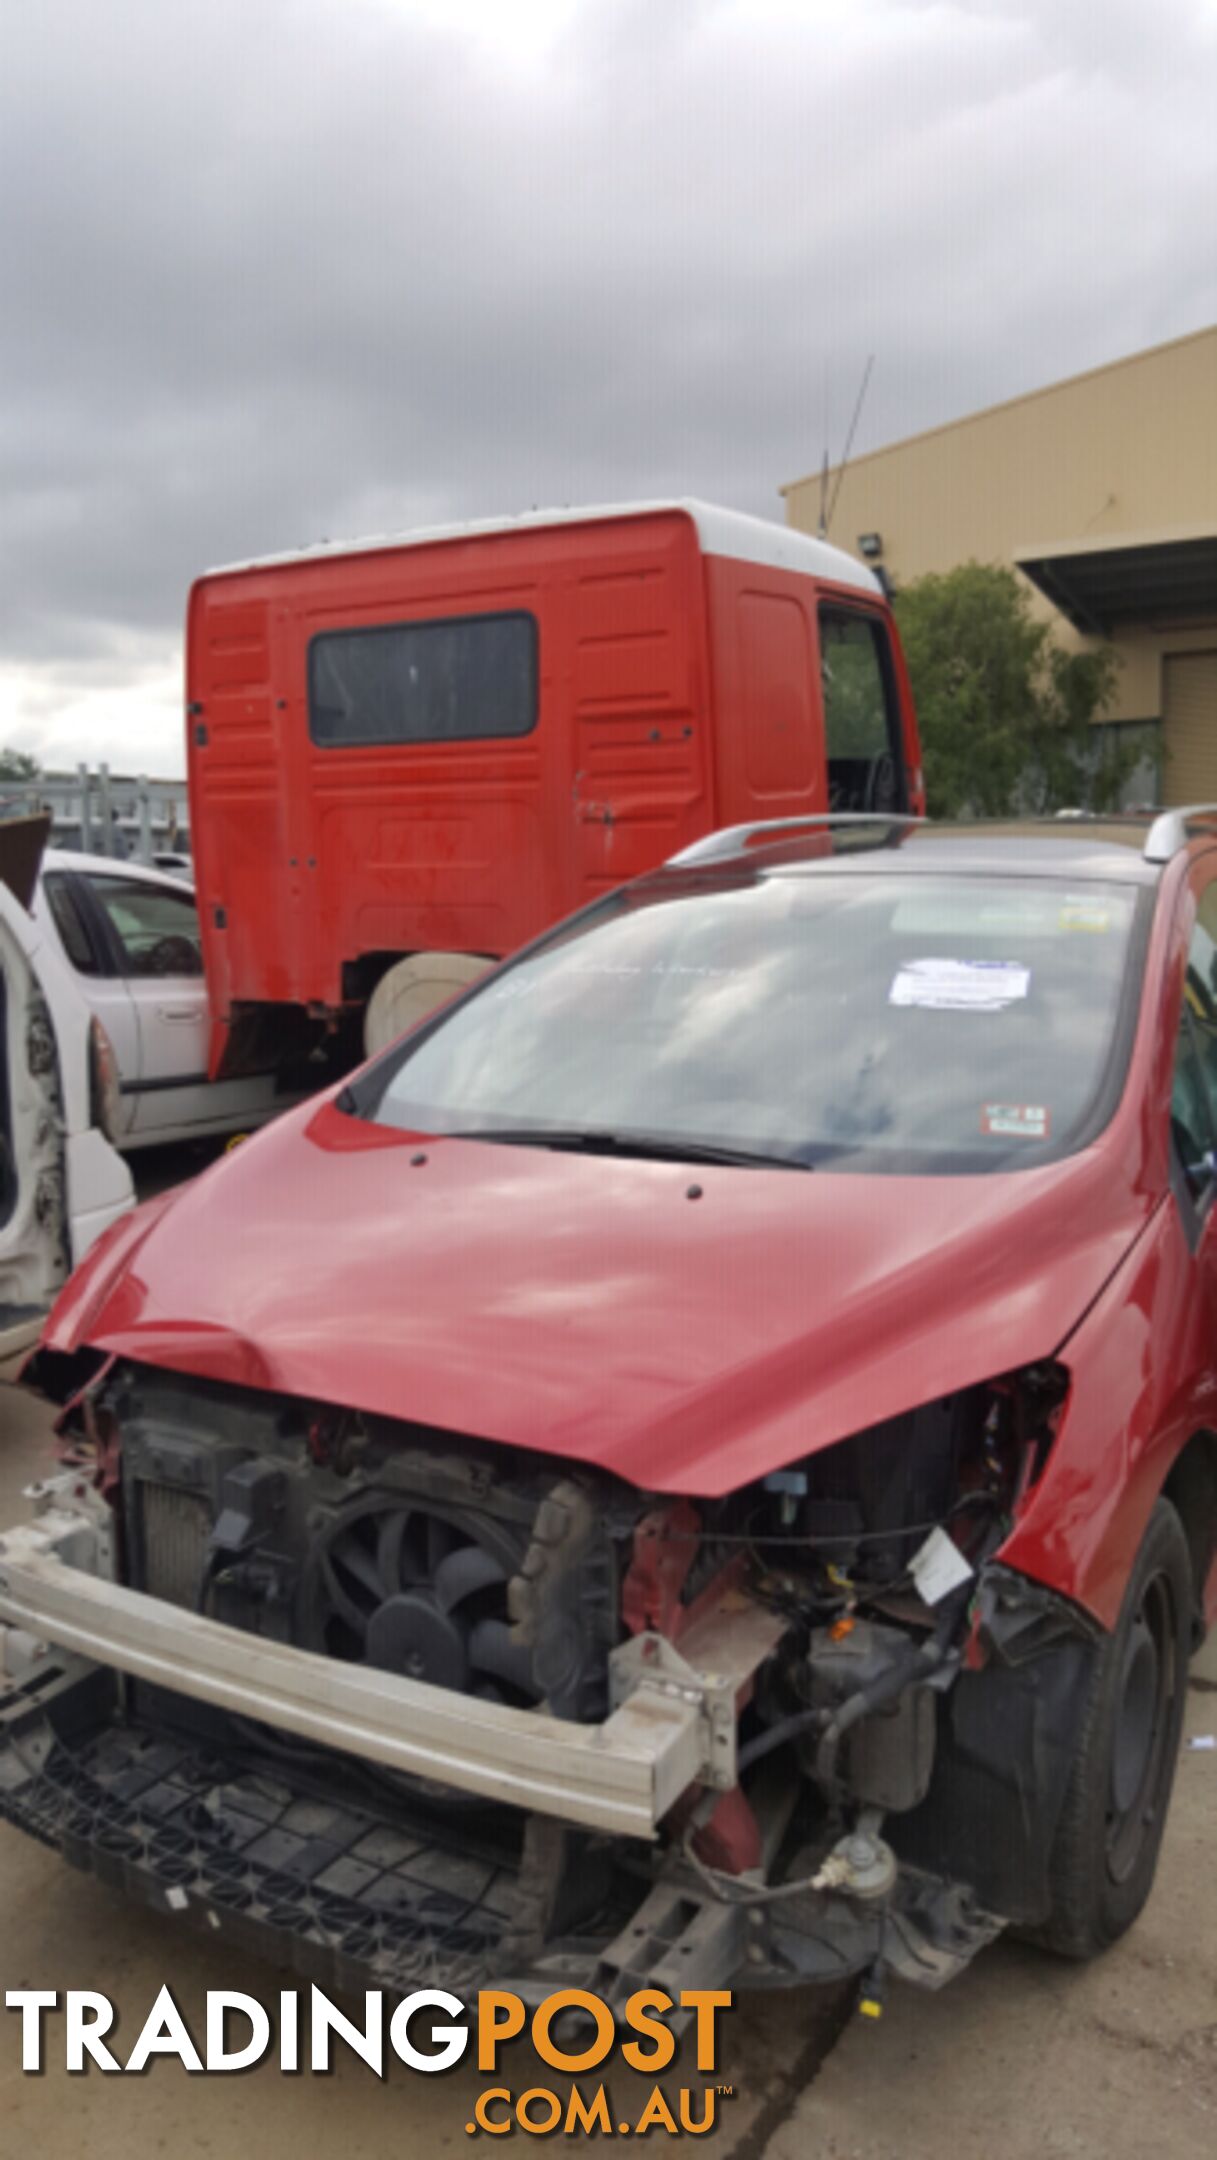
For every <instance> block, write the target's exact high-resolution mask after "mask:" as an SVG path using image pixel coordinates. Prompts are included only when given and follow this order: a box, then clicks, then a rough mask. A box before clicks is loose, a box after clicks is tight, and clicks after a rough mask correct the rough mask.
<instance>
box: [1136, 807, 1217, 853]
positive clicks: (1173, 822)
mask: <svg viewBox="0 0 1217 2160" xmlns="http://www.w3.org/2000/svg"><path fill="white" fill-rule="evenodd" d="M1202 824H1203V825H1217V803H1211V802H1205V803H1181V804H1180V805H1179V808H1178V809H1176V810H1164V811H1163V812H1162V813H1161V815H1160V816H1159V817H1156V818H1155V819H1154V822H1153V824H1152V825H1151V826H1150V828H1149V831H1148V833H1147V834H1146V838H1145V846H1144V847H1143V849H1142V850H1141V853H1142V857H1143V859H1144V860H1145V861H1146V862H1152V863H1168V862H1170V861H1171V860H1172V858H1173V857H1174V856H1176V855H1178V854H1179V853H1180V852H1181V850H1182V849H1183V848H1185V847H1186V846H1187V844H1188V841H1189V840H1191V839H1193V838H1194V837H1195V835H1194V834H1193V833H1192V832H1191V831H1190V829H1189V828H1190V827H1191V826H1193V825H1202Z"/></svg>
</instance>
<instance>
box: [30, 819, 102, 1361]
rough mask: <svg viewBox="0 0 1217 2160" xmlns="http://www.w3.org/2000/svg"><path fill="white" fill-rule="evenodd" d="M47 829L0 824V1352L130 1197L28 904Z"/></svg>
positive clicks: (88, 1064) (62, 984)
mask: <svg viewBox="0 0 1217 2160" xmlns="http://www.w3.org/2000/svg"><path fill="white" fill-rule="evenodd" d="M49 827H50V820H49V818H20V819H12V820H9V821H5V822H2V823H0V1362H3V1361H4V1360H5V1359H7V1358H10V1357H13V1356H15V1355H16V1354H17V1353H18V1352H19V1351H21V1350H23V1349H25V1348H26V1347H27V1346H28V1345H29V1344H30V1343H31V1342H33V1341H34V1340H35V1339H36V1338H37V1336H38V1334H39V1332H40V1329H41V1326H42V1322H43V1319H44V1318H45V1315H46V1311H47V1308H48V1306H49V1305H50V1303H51V1301H52V1299H53V1298H54V1296H55V1294H56V1292H57V1291H58V1289H59V1287H60V1285H61V1283H63V1282H64V1281H65V1279H66V1277H67V1276H68V1274H69V1273H70V1271H71V1269H72V1268H73V1267H74V1266H75V1264H76V1262H77V1261H78V1260H80V1259H81V1258H83V1255H84V1253H85V1252H86V1251H87V1250H88V1247H89V1246H90V1245H91V1244H92V1242H93V1240H94V1238H96V1237H97V1236H99V1235H100V1233H101V1231H102V1230H104V1229H106V1228H107V1227H108V1226H109V1224H110V1223H111V1222H113V1221H114V1220H115V1219H116V1217H117V1216H119V1215H122V1214H124V1213H125V1212H126V1210H127V1209H128V1208H129V1207H131V1206H132V1205H133V1201H134V1193H133V1189H132V1185H131V1174H130V1172H129V1170H128V1169H127V1166H126V1164H125V1163H124V1161H123V1159H122V1157H121V1156H120V1155H119V1154H117V1152H116V1151H115V1149H114V1148H113V1147H112V1146H111V1144H110V1141H109V1139H108V1138H107V1137H106V1135H105V1133H104V1132H102V1131H101V1130H100V1129H99V1127H98V1125H97V1124H96V1123H95V1122H94V1118H95V1116H100V1115H101V1114H102V1098H103V1089H102V1087H101V1086H100V1084H99V1083H100V1079H101V1077H102V1076H101V1075H100V1074H99V1072H98V1069H97V1062H96V1050H95V1041H94V1036H93V1032H92V1025H91V1016H90V1013H89V1010H88V1007H87V1005H86V1004H85V1002H84V999H83V998H82V996H81V994H80V991H79V990H78V988H77V986H76V984H75V983H74V982H73V980H72V977H71V973H70V971H69V970H68V968H67V967H66V966H65V965H64V963H63V961H62V960H61V959H60V957H59V955H58V954H57V953H56V952H55V951H54V950H53V949H52V947H51V946H50V945H49V943H48V941H47V939H46V937H45V935H44V933H43V932H42V931H41V930H40V929H39V927H38V925H37V924H36V923H35V922H34V921H33V919H32V917H31V916H30V914H29V912H28V901H29V900H30V899H31V898H32V896H33V891H34V886H35V883H36V881H37V876H38V865H39V862H40V860H41V856H42V850H43V847H44V846H45V844H46V836H47V832H48V830H49Z"/></svg>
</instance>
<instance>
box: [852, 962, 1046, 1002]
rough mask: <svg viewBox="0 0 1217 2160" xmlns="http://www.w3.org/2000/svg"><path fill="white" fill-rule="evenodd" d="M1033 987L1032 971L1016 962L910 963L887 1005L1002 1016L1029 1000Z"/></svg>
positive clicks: (900, 972)
mask: <svg viewBox="0 0 1217 2160" xmlns="http://www.w3.org/2000/svg"><path fill="white" fill-rule="evenodd" d="M1030 983H1031V970H1030V968H1025V967H1020V966H1019V965H1018V963H1017V961H1014V960H910V961H908V962H907V964H906V965H905V966H904V967H902V968H901V969H900V971H899V973H898V975H897V976H896V980H895V981H894V983H893V984H892V987H891V989H890V990H889V992H888V999H887V1001H888V1004H889V1005H920V1006H923V1007H925V1008H926V1009H927V1010H928V1011H931V1012H1002V1011H1004V1010H1005V1007H1006V1006H1007V1005H1013V1004H1015V1003H1016V1001H1017V1000H1018V999H1019V998H1025V997H1026V995H1027V991H1028V988H1029V986H1030Z"/></svg>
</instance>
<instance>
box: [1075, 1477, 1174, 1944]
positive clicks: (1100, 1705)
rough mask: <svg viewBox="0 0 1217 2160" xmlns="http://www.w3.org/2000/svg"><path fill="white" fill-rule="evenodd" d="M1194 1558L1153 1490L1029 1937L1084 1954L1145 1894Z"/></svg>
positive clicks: (1127, 1917) (1124, 1923)
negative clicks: (1044, 1915) (1040, 1909)
mask: <svg viewBox="0 0 1217 2160" xmlns="http://www.w3.org/2000/svg"><path fill="white" fill-rule="evenodd" d="M1191 1604H1192V1586H1191V1565H1190V1561H1189V1557H1188V1548H1187V1540H1186V1538H1185V1537H1184V1534H1183V1526H1182V1524H1181V1523H1180V1520H1179V1517H1178V1515H1177V1514H1176V1513H1175V1510H1174V1508H1173V1507H1172V1506H1171V1505H1170V1502H1169V1501H1167V1500H1159V1501H1158V1503H1157V1505H1156V1506H1155V1508H1154V1512H1153V1514H1152V1515H1151V1516H1150V1519H1149V1527H1148V1529H1147V1531H1146V1533H1145V1537H1144V1539H1143V1540H1142V1543H1141V1548H1140V1551H1139V1552H1138V1554H1137V1558H1136V1562H1135V1564H1134V1566H1133V1571H1132V1574H1131V1576H1130V1577H1129V1582H1128V1588H1127V1590H1126V1591H1125V1594H1124V1602H1123V1604H1122V1606H1121V1608H1120V1616H1119V1619H1118V1620H1117V1622H1116V1625H1115V1627H1114V1629H1113V1630H1112V1632H1111V1634H1110V1635H1109V1636H1107V1637H1106V1639H1105V1641H1104V1643H1103V1646H1102V1649H1101V1651H1100V1653H1099V1657H1098V1660H1097V1664H1096V1668H1095V1673H1094V1677H1093V1680H1092V1683H1091V1688H1090V1693H1089V1697H1088V1700H1087V1704H1086V1711H1085V1715H1084V1717H1083V1719H1082V1723H1081V1727H1080V1729H1079V1732H1078V1736H1077V1742H1076V1746H1075V1750H1074V1757H1073V1765H1072V1769H1071V1771H1070V1777H1069V1784H1068V1787H1067V1789H1066V1794H1065V1803H1064V1806H1063V1808H1062V1810H1061V1818H1060V1822H1059V1824H1058V1827H1057V1833H1056V1838H1055V1841H1054V1844H1053V1849H1052V1858H1051V1864H1050V1880H1051V1887H1052V1910H1051V1914H1050V1916H1049V1919H1048V1921H1047V1923H1046V1925H1045V1926H1044V1927H1043V1928H1042V1929H1040V1930H1039V1931H1038V1934H1037V1939H1038V1940H1039V1941H1040V1942H1041V1943H1043V1945H1044V1946H1045V1948H1047V1949H1050V1950H1055V1951H1057V1952H1058V1953H1059V1954H1060V1955H1061V1956H1062V1957H1073V1958H1090V1957H1094V1956H1096V1955H1097V1954H1098V1952H1099V1951H1100V1950H1105V1949H1106V1948H1107V1947H1108V1945H1109V1944H1110V1943H1113V1942H1115V1941H1116V1940H1117V1938H1118V1937H1119V1936H1121V1935H1122V1934H1123V1933H1124V1931H1125V1929H1126V1928H1128V1927H1130V1926H1131V1925H1132V1923H1133V1921H1134V1920H1135V1919H1136V1917H1137V1914H1138V1913H1139V1912H1140V1910H1141V1907H1142V1906H1143V1905H1144V1903H1145V1900H1146V1898H1147V1897H1148V1896H1149V1891H1150V1886H1151V1884H1152V1882H1153V1879H1154V1870H1155V1868H1156V1866H1157V1863H1158V1850H1159V1847H1160V1846H1161V1843H1162V1832H1163V1829H1164V1827H1165V1823H1166V1812H1167V1808H1168V1806H1169V1804H1170V1796H1171V1786H1172V1784H1173V1782H1174V1776H1175V1759H1176V1757H1177V1755H1178V1752H1179V1734H1180V1729H1181V1727H1182V1724H1183V1710H1184V1703H1185V1700H1186V1691H1187V1661H1188V1651H1189V1645H1190V1629H1191Z"/></svg>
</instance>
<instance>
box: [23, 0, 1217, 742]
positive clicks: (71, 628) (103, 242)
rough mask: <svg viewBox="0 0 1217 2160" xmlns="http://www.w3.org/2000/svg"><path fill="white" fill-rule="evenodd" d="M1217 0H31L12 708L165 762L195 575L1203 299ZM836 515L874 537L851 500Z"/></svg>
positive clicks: (1012, 373) (739, 465) (728, 493)
mask: <svg viewBox="0 0 1217 2160" xmlns="http://www.w3.org/2000/svg"><path fill="white" fill-rule="evenodd" d="M1215 115H1217V0H1152V4H1149V0H26V4H25V5H24V6H21V5H18V4H17V0H10V4H9V6H8V7H7V9H6V12H5V26H4V65H3V69H2V71H0V202H2V203H3V206H4V207H3V215H2V218H0V294H2V295H3V299H2V304H0V468H2V481H0V486H2V491H3V492H2V497H0V501H2V505H3V512H2V523H0V743H7V744H12V745H16V746H19V747H22V748H26V749H30V750H33V751H35V752H37V753H38V755H39V756H41V757H42V758H43V759H44V761H46V762H50V763H62V762H75V761H76V759H78V758H80V757H88V758H89V759H90V761H95V760H96V759H98V758H99V757H105V756H108V757H109V758H110V760H111V763H112V764H115V765H119V766H131V765H134V766H135V767H136V768H137V769H143V770H153V771H161V772H177V771H180V770H181V767H182V751H181V743H180V735H181V721H180V680H179V679H180V665H181V655H180V634H181V619H182V612H183V606H184V601H185V595H186V590H187V587H188V584H189V581H190V579H191V577H192V576H193V575H194V574H195V573H196V572H197V571H199V570H200V569H203V568H205V567H206V566H208V565H210V564H214V563H217V562H224V561H228V560H232V559H234V558H238V557H241V556H244V555H248V554H251V553H257V552H261V551H266V550H269V549H274V548H279V547H288V546H293V545H295V544H297V543H299V542H303V541H307V540H311V539H316V538H319V537H322V536H328V537H330V538H336V537H339V536H341V535H346V534H352V533H358V532H366V531H384V530H386V529H389V530H396V529H402V528H407V527H409V526H411V525H416V524H419V523H424V522H431V521H434V520H436V519H443V518H448V517H463V516H468V515H481V514H492V513H497V512H512V511H516V510H521V509H527V508H529V507H531V506H532V505H534V504H547V503H567V502H572V503H573V502H584V501H605V500H618V499H623V498H629V497H636V496H653V495H662V494H667V493H678V494H698V495H703V496H707V497H709V498H710V499H711V500H717V501H720V502H725V503H730V504H735V505H738V506H740V507H741V508H745V509H750V510H755V511H760V512H762V513H764V514H767V515H771V516H774V517H780V516H781V515H782V506H781V504H780V502H779V500H778V497H777V492H776V491H777V489H778V487H779V486H780V485H781V483H782V482H783V481H786V480H790V479H794V478H797V477H798V476H799V475H801V474H802V473H804V472H807V471H809V470H811V469H813V468H814V467H815V466H817V465H818V463H819V460H820V455H821V449H822V443H823V437H824V424H825V422H824V406H825V378H826V376H827V383H828V426H829V441H830V446H831V449H832V452H833V454H834V455H835V454H837V453H838V452H839V450H840V446H841V442H842V438H843V436H844V433H845V429H846V426H847V423H848V419H849V412H850V408H851V406H852V403H853V400H854V396H855V393H856V390H857V385H858V381H859V378H860V375H861V371H862V368H863V365H864V362H865V359H866V355H867V354H868V353H869V352H873V353H874V354H875V356H876V357H875V368H874V374H873V378H872V383H871V388H870V393H869V397H868V401H867V405H866V409H865V411H864V415H863V419H862V424H861V427H860V430H859V436H858V443H857V448H858V449H866V448H873V447H874V446H875V445H876V444H878V443H880V442H884V441H890V440H892V439H895V438H898V437H900V436H902V435H905V434H908V433H911V432H913V431H914V430H916V429H918V428H922V427H927V426H931V425H933V424H935V423H936V422H939V421H941V420H946V419H950V418H952V417H953V416H955V415H956V414H958V413H961V412H965V411H968V410H970V409H972V408H974V407H976V406H979V405H984V404H988V403H991V402H992V401H993V400H995V399H999V398H1003V397H1007V396H1011V395H1013V394H1016V393H1017V392H1019V391H1021V390H1024V389H1029V388H1031V387H1033V386H1035V385H1037V384H1040V383H1044V382H1050V381H1052V380H1054V379H1055V378H1057V377H1058V376H1061V375H1063V374H1069V373H1074V372H1076V371H1077V370H1078V369H1081V368H1086V367H1090V366H1094V365H1096V364H1099V363H1101V362H1103V361H1105V360H1108V359H1111V358H1114V357H1116V356H1117V355H1119V354H1122V353H1126V352H1132V351H1135V350H1137V349H1138V348H1139V347H1141V346H1145V345H1150V344H1155V343H1157V342H1159V341H1160V340H1162V339H1165V338H1170V337H1175V336H1178V335H1181V334H1182V333H1184V332H1186V331H1189V330H1194V329H1198V328H1200V327H1202V326H1203V325H1204V324H1206V323H1209V322H1212V321H1213V320H1214V319H1217V122H1215V117H1214V116H1215ZM845 537H847V536H845Z"/></svg>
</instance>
